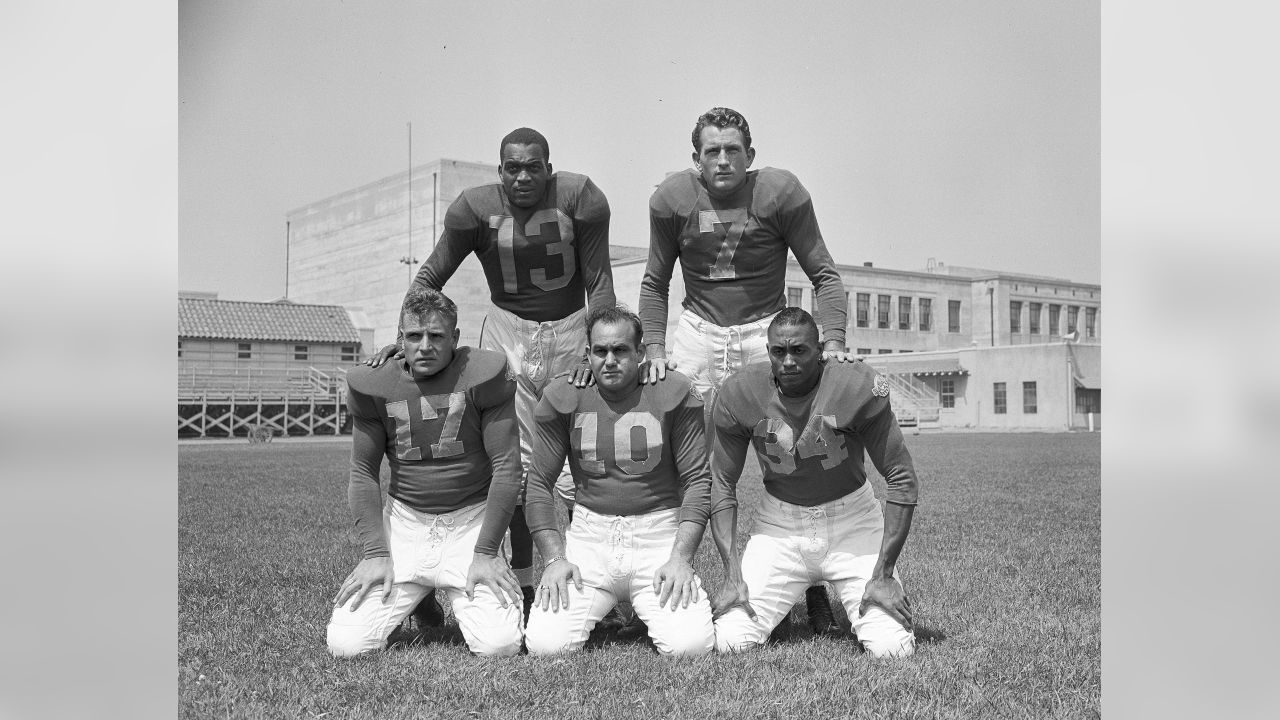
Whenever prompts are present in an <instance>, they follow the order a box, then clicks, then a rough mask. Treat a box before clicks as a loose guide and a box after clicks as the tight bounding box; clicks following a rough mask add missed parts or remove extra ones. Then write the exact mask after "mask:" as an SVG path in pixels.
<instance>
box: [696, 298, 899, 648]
mask: <svg viewBox="0 0 1280 720" xmlns="http://www.w3.org/2000/svg"><path fill="white" fill-rule="evenodd" d="M768 350H769V362H768V363H767V364H765V363H761V364H757V365H750V366H748V367H747V368H746V369H744V370H743V371H742V372H740V373H738V374H736V375H734V376H733V377H731V378H729V379H728V380H727V381H726V382H725V383H724V386H723V388H722V389H721V391H720V393H719V395H718V396H717V397H716V399H715V407H714V409H713V410H712V417H713V421H714V438H713V440H712V446H713V449H712V452H713V457H712V461H711V467H712V499H711V504H712V506H711V532H712V536H713V537H714V538H715V543H716V547H717V548H718V549H719V551H720V557H721V559H722V560H723V561H724V567H725V581H724V585H723V586H722V587H721V588H720V589H719V590H718V591H717V593H716V595H715V596H714V597H713V599H712V604H713V605H714V606H715V608H716V613H717V616H718V617H717V620H716V647H717V649H718V650H720V651H722V652H730V651H741V650H746V649H749V648H751V647H754V646H757V645H760V644H762V643H764V642H765V641H766V640H767V639H768V637H769V633H770V632H772V630H773V628H774V627H776V626H777V624H778V622H779V621H780V620H781V619H782V618H783V616H784V615H786V614H787V612H788V611H790V609H791V607H792V605H794V604H795V602H796V600H798V599H799V597H800V592H801V590H802V589H803V588H804V587H806V586H807V585H808V584H809V583H810V581H811V580H813V579H819V580H826V581H829V582H830V583H831V584H832V586H833V587H834V588H835V590H836V593H837V595H838V596H839V598H840V600H841V602H842V603H843V604H844V607H845V610H846V611H847V612H848V614H849V619H850V621H851V622H852V624H853V630H854V632H855V634H857V636H858V640H859V641H860V642H861V643H862V646H863V648H864V649H865V650H866V651H867V652H868V653H870V654H871V655H873V656H875V657H902V656H906V655H910V654H911V653H913V652H914V651H915V636H914V633H913V627H914V626H913V621H912V615H911V602H910V601H909V600H908V599H907V595H906V593H905V592H904V591H903V588H902V584H901V582H900V581H899V578H898V573H897V571H896V568H897V563H898V556H899V554H900V553H901V552H902V546H903V544H904V543H905V542H906V540H907V534H908V533H909V532H910V530H911V518H912V515H913V514H914V512H915V505H916V495H917V480H916V472H915V468H914V467H913V465H912V462H911V455H910V454H908V452H907V448H906V446H905V445H904V444H903V441H902V431H901V430H899V429H898V423H897V420H896V419H895V418H894V416H893V411H892V410H891V409H890V407H889V384H888V380H887V379H886V378H885V377H884V376H882V375H879V374H877V373H876V372H875V371H874V370H872V369H871V368H869V367H867V366H866V365H863V364H862V363H848V364H842V363H834V362H824V361H823V359H822V356H821V351H820V346H819V345H818V326H817V324H816V323H815V322H814V320H813V317H812V316H810V315H809V313H807V312H805V311H804V310H802V309H800V308H794V307H791V308H787V309H785V310H783V311H782V312H780V313H778V314H777V316H775V317H774V318H773V320H772V321H771V322H770V324H769V329H768ZM748 445H751V446H752V447H754V448H755V451H756V457H757V458H758V459H759V460H760V465H761V467H762V469H763V471H764V487H765V493H764V495H763V498H762V499H761V501H760V507H759V509H758V510H757V511H756V519H755V525H754V527H753V529H752V532H751V535H750V538H749V539H748V540H747V543H746V549H745V550H744V551H743V554H742V560H741V563H739V562H738V556H737V549H738V544H737V543H738V534H737V520H738V502H737V492H736V484H737V482H738V477H739V475H740V474H741V472H742V465H743V462H744V460H745V459H746V453H747V446H748ZM864 450H865V451H866V454H867V455H868V456H870V458H871V462H872V464H874V465H875V467H876V469H877V470H879V471H880V473H881V474H882V475H884V478H885V482H886V484H887V486H888V489H887V494H886V497H885V500H886V503H885V509H884V511H883V512H882V511H881V509H880V504H879V503H878V502H876V498H875V495H874V494H873V493H872V490H871V484H870V483H869V482H867V475H866V471H865V470H864V468H863V461H862V456H863V451H864Z"/></svg>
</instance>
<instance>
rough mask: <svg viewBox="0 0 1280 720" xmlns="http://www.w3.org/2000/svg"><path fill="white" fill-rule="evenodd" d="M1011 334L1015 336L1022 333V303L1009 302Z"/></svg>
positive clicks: (1018, 301)
mask: <svg viewBox="0 0 1280 720" xmlns="http://www.w3.org/2000/svg"><path fill="white" fill-rule="evenodd" d="M1009 332H1011V333H1013V334H1014V335H1019V334H1021V333H1022V301H1021V300H1010V301H1009Z"/></svg>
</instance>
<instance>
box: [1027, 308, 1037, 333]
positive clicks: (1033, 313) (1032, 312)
mask: <svg viewBox="0 0 1280 720" xmlns="http://www.w3.org/2000/svg"><path fill="white" fill-rule="evenodd" d="M1027 313H1028V315H1029V317H1028V318H1027V325H1028V329H1029V330H1030V331H1031V334H1032V335H1039V334H1040V303H1027Z"/></svg>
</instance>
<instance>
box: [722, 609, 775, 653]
mask: <svg viewBox="0 0 1280 720" xmlns="http://www.w3.org/2000/svg"><path fill="white" fill-rule="evenodd" d="M762 644H764V637H762V634H761V632H760V629H759V628H758V627H756V622H755V621H754V620H752V619H751V616H749V615H747V613H746V611H745V610H742V609H741V608H733V609H732V610H730V611H729V612H727V613H725V614H724V615H721V616H720V619H718V620H716V623H715V648H716V652H720V653H740V652H748V651H750V650H754V649H755V648H757V647H760V646H761V645H762Z"/></svg>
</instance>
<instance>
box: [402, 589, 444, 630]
mask: <svg viewBox="0 0 1280 720" xmlns="http://www.w3.org/2000/svg"><path fill="white" fill-rule="evenodd" d="M409 615H410V616H411V617H413V619H414V620H415V621H416V622H417V623H418V629H419V630H422V629H423V628H429V627H440V626H441V625H444V608H442V607H440V603H439V602H438V601H437V600H436V593H435V591H434V590H433V591H431V592H429V593H427V596H426V597H424V598H422V600H420V601H419V602H418V606H417V607H415V608H414V609H413V612H411V613H409Z"/></svg>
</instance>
